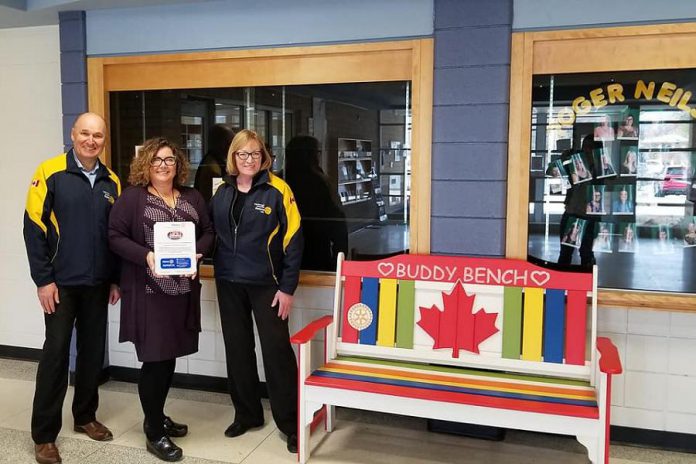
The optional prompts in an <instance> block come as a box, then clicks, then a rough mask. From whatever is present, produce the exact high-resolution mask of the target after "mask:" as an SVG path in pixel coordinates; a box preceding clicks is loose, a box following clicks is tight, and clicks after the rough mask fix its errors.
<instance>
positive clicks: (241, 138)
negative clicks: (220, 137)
mask: <svg viewBox="0 0 696 464" xmlns="http://www.w3.org/2000/svg"><path fill="white" fill-rule="evenodd" d="M249 142H256V143H258V144H259V151H260V152H261V168H260V169H259V171H265V170H268V169H271V166H272V165H273V158H272V157H271V154H270V153H269V152H268V149H267V148H266V144H265V143H264V142H263V138H262V137H261V136H260V135H259V134H257V133H256V132H254V131H252V130H249V129H242V130H241V131H239V132H237V135H235V136H234V138H233V139H232V143H231V144H230V149H229V150H227V174H229V175H230V176H236V175H237V174H239V170H238V169H237V161H236V159H235V158H236V155H235V154H236V153H237V152H238V151H239V149H240V148H242V147H243V146H245V145H246V144H247V143H249Z"/></svg>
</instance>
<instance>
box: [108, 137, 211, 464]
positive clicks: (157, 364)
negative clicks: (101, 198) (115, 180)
mask: <svg viewBox="0 0 696 464" xmlns="http://www.w3.org/2000/svg"><path fill="white" fill-rule="evenodd" d="M187 174H188V162H187V161H186V159H185V158H184V156H183V154H182V153H181V151H179V150H178V149H177V148H176V147H175V146H174V145H172V144H171V143H169V142H168V141H167V140H166V139H164V138H153V139H150V140H147V141H145V143H144V145H143V146H142V148H141V149H140V150H138V156H136V157H135V158H134V159H133V161H132V162H131V166H130V176H129V178H128V182H129V183H130V184H131V187H129V188H127V189H126V190H125V191H124V192H123V194H122V195H121V197H119V199H118V200H117V201H116V204H114V206H113V208H112V209H111V216H110V217H109V244H110V246H111V249H112V250H113V251H114V253H116V254H117V255H119V256H120V257H121V292H122V300H121V301H122V303H121V328H120V335H119V341H120V342H126V341H128V342H132V343H133V344H134V345H135V350H136V352H137V354H138V360H139V361H141V362H142V363H143V365H142V367H141V369H140V380H139V382H138V393H139V394H140V403H141V405H142V408H143V412H144V413H145V422H144V424H143V429H144V431H145V435H146V437H147V440H146V447H147V450H148V451H149V452H151V453H152V454H154V455H155V456H157V457H158V458H160V459H163V460H165V461H176V460H179V459H181V457H182V455H183V453H182V450H181V448H179V447H178V446H176V444H174V443H173V442H172V441H171V440H170V437H183V436H184V435H186V433H187V432H188V427H187V426H186V425H184V424H177V423H176V422H174V421H172V420H171V418H169V417H167V416H166V415H165V414H164V403H165V401H166V399H167V393H168V392H169V388H170V386H171V382H172V376H173V375H174V367H175V364H176V358H178V357H180V356H186V355H189V354H192V353H195V352H196V351H198V333H199V332H200V330H201V325H200V288H201V284H200V281H199V280H198V277H197V275H196V273H194V274H193V275H188V276H159V275H157V274H156V273H155V259H154V252H153V249H154V234H153V229H154V224H155V223H156V222H180V221H189V222H193V223H194V224H195V228H196V252H197V253H198V254H197V257H198V258H200V257H202V256H203V255H204V254H206V253H208V252H209V251H210V250H211V248H212V245H213V239H214V234H213V228H212V224H211V222H210V219H209V216H208V212H207V207H206V204H205V200H204V199H203V197H202V196H201V194H200V193H198V191H196V190H194V189H191V188H187V187H184V186H183V184H184V182H186V176H187Z"/></svg>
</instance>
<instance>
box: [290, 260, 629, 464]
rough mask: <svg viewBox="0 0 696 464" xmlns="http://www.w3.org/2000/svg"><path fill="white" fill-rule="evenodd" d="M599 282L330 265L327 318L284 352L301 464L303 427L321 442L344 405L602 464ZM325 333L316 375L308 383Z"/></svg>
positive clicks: (606, 396)
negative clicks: (561, 444)
mask: <svg viewBox="0 0 696 464" xmlns="http://www.w3.org/2000/svg"><path fill="white" fill-rule="evenodd" d="M596 276H597V270H596V268H595V269H594V272H593V273H571V272H560V271H553V270H549V269H544V268H541V267H538V266H535V265H533V264H530V263H527V262H525V261H518V260H509V259H480V258H464V257H446V256H419V255H400V256H396V257H393V258H388V259H384V260H381V261H344V258H343V256H342V255H341V256H340V257H339V259H338V265H337V270H336V289H335V302H334V315H333V317H331V316H325V317H322V318H320V319H318V320H316V321H314V322H312V323H310V324H309V325H308V326H307V327H305V328H304V329H302V330H301V331H300V332H298V333H297V334H295V335H294V336H293V337H292V339H291V340H292V342H293V343H295V344H297V345H298V348H299V376H298V384H299V400H298V403H299V411H298V449H299V455H298V459H299V462H301V463H304V462H306V461H307V459H308V458H309V455H310V452H311V450H310V449H309V435H310V433H311V429H312V428H313V426H314V425H317V424H318V423H319V422H320V420H324V422H325V425H326V430H327V431H329V432H330V431H331V430H332V429H333V426H334V421H335V416H334V408H335V406H343V407H349V408H358V409H366V410H371V411H381V412H388V413H394V414H402V415H409V416H416V417H424V418H432V419H441V420H447V421H455V422H466V423H475V424H481V425H489V426H498V427H506V428H515V429H521V430H531V431H538V432H548V433H554V434H564V435H572V436H575V437H577V439H578V441H579V442H580V443H582V444H583V445H584V446H585V447H586V448H587V452H588V456H589V458H590V460H591V461H592V462H593V463H599V462H604V463H608V462H609V458H608V456H609V417H610V414H609V413H610V410H609V409H610V400H611V375H612V374H620V373H621V371H622V369H621V361H620V359H619V356H618V353H617V351H616V347H615V346H614V345H613V344H612V343H611V341H610V340H609V339H608V338H603V337H600V338H597V327H596V325H597V324H596V322H597V296H596V295H597V292H596V290H597V288H596V282H597V281H596ZM588 302H589V304H588ZM588 309H589V311H588ZM322 329H323V330H324V362H323V365H321V366H320V367H319V368H316V369H314V370H312V368H311V345H312V339H313V338H315V335H316V334H317V333H318V332H319V331H321V330H322Z"/></svg>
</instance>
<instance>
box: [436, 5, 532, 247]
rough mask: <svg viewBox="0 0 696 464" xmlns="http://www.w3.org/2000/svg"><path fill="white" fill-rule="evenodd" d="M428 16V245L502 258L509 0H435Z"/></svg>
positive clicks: (503, 243) (507, 98)
mask: <svg viewBox="0 0 696 464" xmlns="http://www.w3.org/2000/svg"><path fill="white" fill-rule="evenodd" d="M434 16H435V69H434V96H433V162H432V169H433V171H432V212H431V215H432V223H431V224H432V226H431V227H432V229H431V241H432V243H431V251H432V252H433V253H436V254H465V255H469V256H503V255H504V254H505V204H506V195H507V142H508V113H509V102H510V97H509V88H510V85H509V76H510V41H511V29H512V0H487V1H485V2H483V1H480V0H435V15H434ZM525 175H526V174H525Z"/></svg>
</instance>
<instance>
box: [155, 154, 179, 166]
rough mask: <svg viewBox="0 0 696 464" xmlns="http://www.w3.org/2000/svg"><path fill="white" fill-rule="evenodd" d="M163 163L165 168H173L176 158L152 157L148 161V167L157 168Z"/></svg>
mask: <svg viewBox="0 0 696 464" xmlns="http://www.w3.org/2000/svg"><path fill="white" fill-rule="evenodd" d="M162 163H164V164H165V165H166V166H174V165H175V164H176V157H174V156H167V157H166V158H160V157H159V156H154V157H152V158H151V159H150V166H152V167H155V168H156V167H159V166H162Z"/></svg>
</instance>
